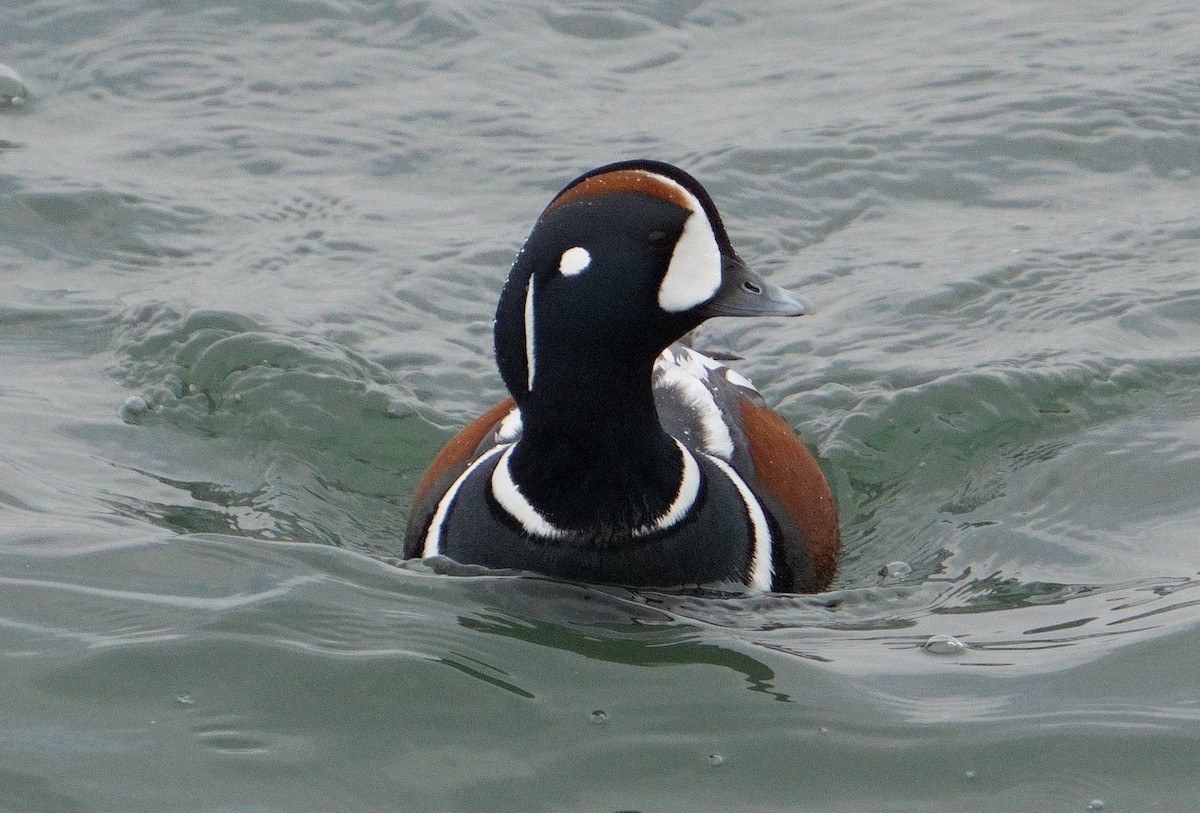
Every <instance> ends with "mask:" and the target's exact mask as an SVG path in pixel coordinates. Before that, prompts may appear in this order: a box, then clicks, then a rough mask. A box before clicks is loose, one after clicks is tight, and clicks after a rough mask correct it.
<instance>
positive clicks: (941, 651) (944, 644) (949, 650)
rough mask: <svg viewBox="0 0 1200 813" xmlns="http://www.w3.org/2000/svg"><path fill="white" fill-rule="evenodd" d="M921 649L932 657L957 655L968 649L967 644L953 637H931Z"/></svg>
mask: <svg viewBox="0 0 1200 813" xmlns="http://www.w3.org/2000/svg"><path fill="white" fill-rule="evenodd" d="M921 648H922V649H924V650H925V651H926V652H928V653H929V654H930V655H957V654H959V653H960V652H965V651H966V650H967V649H968V647H967V645H966V644H964V643H963V642H962V641H960V640H958V639H957V638H955V637H954V636H953V635H930V636H929V640H928V641H926V642H925V643H924V644H922V645H921Z"/></svg>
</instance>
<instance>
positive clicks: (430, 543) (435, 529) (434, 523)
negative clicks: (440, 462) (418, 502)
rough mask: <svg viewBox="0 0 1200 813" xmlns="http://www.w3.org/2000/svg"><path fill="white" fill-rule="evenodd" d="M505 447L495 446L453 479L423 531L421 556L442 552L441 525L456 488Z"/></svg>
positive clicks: (460, 486)
mask: <svg viewBox="0 0 1200 813" xmlns="http://www.w3.org/2000/svg"><path fill="white" fill-rule="evenodd" d="M507 448H508V447H507V446H497V447H496V448H495V449H492V450H491V451H490V452H488V453H487V454H485V455H482V456H481V457H480V458H479V459H478V460H476V461H475V462H474V463H472V464H471V465H470V466H468V467H467V470H466V471H464V472H463V473H462V474H460V475H459V476H458V479H457V480H455V481H454V484H453V485H451V486H450V488H448V489H446V493H445V494H444V495H442V500H441V502H439V503H438V506H437V511H435V512H434V514H433V519H432V520H430V522H429V530H428V531H426V532H425V547H424V548H422V549H421V556H437V555H438V554H440V553H441V552H442V526H443V525H445V524H446V517H448V516H449V515H450V508H451V507H452V506H453V505H454V498H455V497H457V496H458V490H459V489H460V488H462V485H463V483H465V482H466V481H467V478H468V477H470V476H471V474H472V473H474V471H475V470H476V469H477V468H479V467H480V466H482V465H483V464H484V463H486V462H488V461H489V460H491V459H492V458H493V457H495V456H496V455H497V454H499V453H500V452H502V451H504V450H505V449H507Z"/></svg>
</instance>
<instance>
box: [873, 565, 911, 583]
mask: <svg viewBox="0 0 1200 813" xmlns="http://www.w3.org/2000/svg"><path fill="white" fill-rule="evenodd" d="M911 575H912V565H910V564H909V563H908V562H899V561H897V562H888V563H887V564H886V565H884V566H883V567H881V568H880V569H879V578H880V579H882V580H883V582H884V583H885V584H886V583H888V582H894V581H899V580H901V579H903V578H905V577H907V576H911Z"/></svg>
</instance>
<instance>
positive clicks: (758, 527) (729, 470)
mask: <svg viewBox="0 0 1200 813" xmlns="http://www.w3.org/2000/svg"><path fill="white" fill-rule="evenodd" d="M705 456H706V457H707V458H708V459H709V460H711V461H712V462H713V463H714V464H715V465H716V466H717V468H719V469H720V470H721V471H723V472H724V473H725V475H726V476H727V477H728V478H729V481H730V482H731V483H733V485H734V487H735V488H737V490H738V493H739V494H740V495H741V497H742V502H743V503H745V505H746V513H747V514H748V515H749V517H750V525H751V526H753V528H754V549H753V550H751V552H750V587H753V588H755V589H756V590H762V591H764V592H766V591H769V590H770V589H771V582H772V581H774V578H775V565H774V564H773V563H772V562H771V556H772V549H771V545H772V543H771V526H770V525H768V524H767V515H766V514H765V513H764V512H763V508H762V505H761V504H759V502H758V498H757V497H755V496H754V492H752V491H751V490H750V486H748V485H746V481H745V480H743V479H742V477H741V475H739V474H738V473H737V472H736V471H734V470H733V466H730V465H729V464H728V463H726V462H725V461H724V460H722V459H721V458H719V457H717V456H716V455H711V454H710V455H705Z"/></svg>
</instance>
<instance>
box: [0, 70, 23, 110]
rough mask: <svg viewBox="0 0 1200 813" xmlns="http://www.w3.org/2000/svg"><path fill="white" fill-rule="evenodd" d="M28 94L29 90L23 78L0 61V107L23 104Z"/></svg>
mask: <svg viewBox="0 0 1200 813" xmlns="http://www.w3.org/2000/svg"><path fill="white" fill-rule="evenodd" d="M28 96H29V90H28V89H27V88H26V87H25V80H24V79H22V78H21V77H20V76H19V75H18V74H17V72H16V71H14V70H13V69H12V68H10V67H8V66H7V65H5V64H3V63H0V107H4V106H5V105H12V106H14V107H19V106H20V105H23V104H25V99H26V98H27V97H28Z"/></svg>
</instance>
